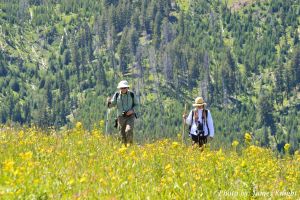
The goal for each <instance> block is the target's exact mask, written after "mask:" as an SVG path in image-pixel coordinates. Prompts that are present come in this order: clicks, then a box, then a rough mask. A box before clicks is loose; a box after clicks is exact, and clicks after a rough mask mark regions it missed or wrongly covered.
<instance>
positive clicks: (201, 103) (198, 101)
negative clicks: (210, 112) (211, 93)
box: [193, 97, 206, 107]
mask: <svg viewBox="0 0 300 200" xmlns="http://www.w3.org/2000/svg"><path fill="white" fill-rule="evenodd" d="M205 105H206V103H205V102H204V100H203V98H202V97H197V98H196V99H195V103H194V104H193V106H195V107H196V106H205Z"/></svg>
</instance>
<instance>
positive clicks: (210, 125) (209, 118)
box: [207, 110, 215, 138]
mask: <svg viewBox="0 0 300 200" xmlns="http://www.w3.org/2000/svg"><path fill="white" fill-rule="evenodd" d="M207 125H208V128H209V137H211V138H213V137H214V135H215V130H214V122H213V119H212V116H211V113H210V111H209V110H208V112H207Z"/></svg>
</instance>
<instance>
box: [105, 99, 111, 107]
mask: <svg viewBox="0 0 300 200" xmlns="http://www.w3.org/2000/svg"><path fill="white" fill-rule="evenodd" d="M110 104H111V97H107V99H106V105H107V106H108V107H109V106H110Z"/></svg>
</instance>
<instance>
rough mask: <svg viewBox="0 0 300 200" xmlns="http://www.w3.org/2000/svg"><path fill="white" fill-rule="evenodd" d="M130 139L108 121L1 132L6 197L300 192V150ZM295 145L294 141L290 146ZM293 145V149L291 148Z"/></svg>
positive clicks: (0, 189) (0, 185)
mask: <svg viewBox="0 0 300 200" xmlns="http://www.w3.org/2000/svg"><path fill="white" fill-rule="evenodd" d="M245 140H247V143H248V144H247V145H246V146H245V147H242V148H240V151H237V149H238V147H239V146H240V145H241V144H239V143H238V142H237V141H234V142H233V143H232V149H231V150H226V151H225V150H222V148H220V149H219V150H210V148H209V146H208V147H206V148H205V149H204V150H203V151H201V150H199V149H198V148H192V147H191V146H188V145H185V144H181V142H180V140H178V141H176V140H170V139H164V140H160V141H156V142H154V143H149V144H143V145H132V146H129V147H124V146H122V145H121V144H120V143H119V142H118V141H117V140H116V138H115V137H112V136H105V135H104V134H103V133H102V131H101V129H99V130H98V129H95V130H93V131H85V130H84V129H83V128H82V126H81V124H80V123H78V124H77V126H76V128H74V129H72V130H69V131H64V132H59V133H58V132H56V131H52V132H51V131H50V132H48V133H43V132H42V131H39V130H38V129H35V128H25V129H20V130H12V129H8V128H3V129H1V132H0V199H299V197H300V155H299V153H298V152H296V153H295V155H289V154H288V153H286V154H285V155H277V154H275V153H274V152H272V151H271V150H269V149H265V148H261V147H258V146H254V145H252V144H251V141H250V140H251V138H250V137H249V136H248V135H246V136H245ZM286 149H287V150H288V146H286ZM286 152H288V151H286Z"/></svg>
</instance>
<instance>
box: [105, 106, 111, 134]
mask: <svg viewBox="0 0 300 200" xmlns="http://www.w3.org/2000/svg"><path fill="white" fill-rule="evenodd" d="M109 113H110V108H108V109H107V111H106V121H105V135H108V132H107V131H108V125H109V118H108V117H109Z"/></svg>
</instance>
